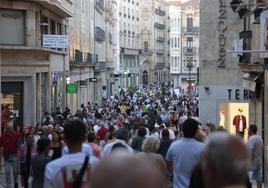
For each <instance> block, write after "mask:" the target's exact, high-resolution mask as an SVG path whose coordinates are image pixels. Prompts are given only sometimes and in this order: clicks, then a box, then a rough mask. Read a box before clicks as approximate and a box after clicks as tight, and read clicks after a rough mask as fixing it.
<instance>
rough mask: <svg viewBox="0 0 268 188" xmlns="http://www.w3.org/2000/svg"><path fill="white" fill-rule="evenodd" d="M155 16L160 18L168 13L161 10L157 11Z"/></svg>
mask: <svg viewBox="0 0 268 188" xmlns="http://www.w3.org/2000/svg"><path fill="white" fill-rule="evenodd" d="M155 14H157V15H159V16H165V15H166V12H165V11H163V10H161V9H155Z"/></svg>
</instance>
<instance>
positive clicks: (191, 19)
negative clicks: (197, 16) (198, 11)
mask: <svg viewBox="0 0 268 188" xmlns="http://www.w3.org/2000/svg"><path fill="white" fill-rule="evenodd" d="M192 27H193V18H187V28H192Z"/></svg>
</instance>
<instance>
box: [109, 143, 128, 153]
mask: <svg viewBox="0 0 268 188" xmlns="http://www.w3.org/2000/svg"><path fill="white" fill-rule="evenodd" d="M117 149H120V150H127V147H126V146H125V145H123V144H122V143H116V144H114V145H113V147H112V149H111V152H113V151H115V150H117Z"/></svg>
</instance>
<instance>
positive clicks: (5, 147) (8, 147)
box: [0, 122, 20, 188]
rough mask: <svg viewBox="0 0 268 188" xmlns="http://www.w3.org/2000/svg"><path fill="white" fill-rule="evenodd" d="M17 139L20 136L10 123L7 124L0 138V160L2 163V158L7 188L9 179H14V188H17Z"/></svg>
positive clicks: (8, 187) (9, 184)
mask: <svg viewBox="0 0 268 188" xmlns="http://www.w3.org/2000/svg"><path fill="white" fill-rule="evenodd" d="M19 138H20V134H19V133H18V132H16V131H14V130H13V125H12V123H11V122H9V123H7V125H6V131H5V132H4V134H3V135H2V136H1V137H0V148H1V149H0V160H1V161H2V158H3V157H4V165H5V171H6V184H7V188H10V187H11V177H14V187H15V188H17V187H18V173H17V151H18V150H17V149H18V148H17V145H18V141H19ZM11 169H12V176H11Z"/></svg>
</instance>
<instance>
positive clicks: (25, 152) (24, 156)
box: [18, 133, 36, 188]
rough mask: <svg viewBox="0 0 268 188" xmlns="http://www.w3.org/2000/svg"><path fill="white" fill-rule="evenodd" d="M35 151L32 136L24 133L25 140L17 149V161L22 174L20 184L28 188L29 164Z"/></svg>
mask: <svg viewBox="0 0 268 188" xmlns="http://www.w3.org/2000/svg"><path fill="white" fill-rule="evenodd" d="M34 153H36V144H35V143H34V136H33V135H32V134H30V133H28V134H27V135H26V142H25V144H22V145H21V146H20V148H19V151H18V163H19V165H20V171H21V176H22V185H23V186H24V187H25V188H28V178H29V176H30V166H31V158H32V155H33V154H34Z"/></svg>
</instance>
